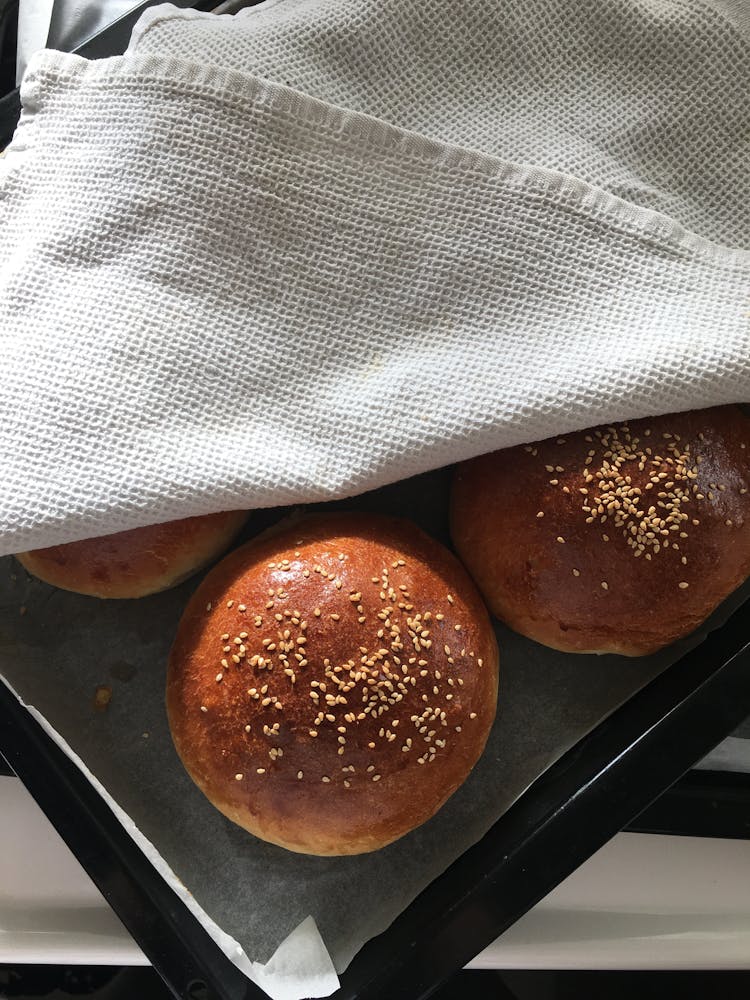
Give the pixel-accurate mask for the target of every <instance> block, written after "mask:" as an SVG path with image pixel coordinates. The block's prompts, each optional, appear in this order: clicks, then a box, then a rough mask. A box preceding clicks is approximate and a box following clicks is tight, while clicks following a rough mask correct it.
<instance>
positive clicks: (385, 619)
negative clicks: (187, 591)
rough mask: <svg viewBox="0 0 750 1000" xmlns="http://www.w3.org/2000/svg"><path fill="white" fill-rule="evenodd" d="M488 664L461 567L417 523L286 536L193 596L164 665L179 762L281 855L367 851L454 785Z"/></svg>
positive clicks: (485, 698)
mask: <svg viewBox="0 0 750 1000" xmlns="http://www.w3.org/2000/svg"><path fill="white" fill-rule="evenodd" d="M496 699H497V647H496V642H495V636H494V632H493V630H492V626H491V623H490V620H489V616H488V614H487V611H486V609H485V607H484V605H483V603H482V600H481V598H480V596H479V594H478V592H477V590H476V588H475V587H474V585H473V584H472V582H471V580H470V579H469V577H468V576H467V574H466V572H465V570H464V569H463V567H462V566H461V565H460V563H459V562H458V560H457V559H455V557H454V556H453V555H451V553H450V552H448V551H447V549H445V548H443V546H441V545H439V544H438V543H437V542H435V541H434V540H433V539H431V538H429V537H428V536H427V535H425V534H423V533H422V532H421V531H420V530H419V529H417V528H416V527H415V526H414V525H413V524H411V523H409V522H407V521H402V520H397V519H394V518H388V517H382V516H377V515H372V516H369V515H363V514H347V513H344V514H342V513H331V514H321V515H313V516H309V517H305V518H303V519H302V520H299V521H296V522H295V523H289V522H287V523H286V524H282V526H280V527H279V528H278V529H277V530H275V531H274V532H272V533H267V534H266V535H264V536H261V537H259V538H258V539H255V540H253V541H251V542H249V543H248V544H246V545H244V546H243V547H242V548H240V549H237V550H236V551H235V552H232V553H231V554H230V555H229V556H227V557H226V558H225V559H224V560H222V562H221V563H219V564H218V565H217V566H216V567H214V569H213V570H212V571H211V572H210V573H209V574H208V576H207V577H206V578H205V580H203V582H202V583H201V585H200V587H199V588H198V590H197V592H196V593H195V595H194V597H193V599H192V600H191V601H190V603H189V605H188V607H187V609H186V610H185V614H184V616H183V618H182V621H181V622H180V626H179V629H178V633H177V637H176V640H175V643H174V646H173V648H172V652H171V655H170V659H169V671H168V680H167V711H168V715H169V723H170V727H171V730H172V736H173V739H174V743H175V747H176V748H177V752H178V753H179V755H180V757H181V759H182V762H183V764H184V765H185V767H186V769H187V771H188V773H189V774H190V776H191V777H192V778H193V780H194V781H195V782H196V784H197V785H198V787H199V788H200V789H201V790H202V791H203V793H204V794H205V795H206V796H207V797H208V799H210V801H211V802H212V803H213V804H214V805H215V806H216V807H217V808H218V809H220V810H221V811H222V812H223V813H224V814H225V815H226V816H228V817H229V818H230V819H231V820H233V821H234V822H235V823H237V824H239V825H240V826H242V827H244V828H245V829H246V830H249V831H250V833H253V834H255V835H256V836H257V837H261V838H262V839H264V840H267V841H270V842H271V843H273V844H278V845H280V846H282V847H286V848H288V849H289V850H292V851H298V852H301V853H305V854H319V855H342V854H360V853H363V852H366V851H374V850H376V849H377V848H380V847H383V846H385V845H386V844H389V843H390V842H391V841H393V840H396V839H397V838H398V837H401V836H403V835H404V834H405V833H407V832H408V831H409V830H411V829H413V828H414V827H416V826H418V825H419V824H421V823H424V822H425V820H427V819H429V818H430V816H432V815H433V814H434V813H435V812H436V811H437V810H438V809H439V808H440V806H441V805H442V804H443V803H444V802H445V800H446V799H447V798H448V797H449V796H450V795H451V794H452V793H453V792H454V791H455V790H456V789H457V788H458V786H459V785H460V784H461V783H462V782H463V781H464V779H465V778H466V777H467V775H468V774H469V772H470V771H471V769H472V767H473V766H474V764H475V763H476V761H477V759H478V758H479V756H480V754H481V752H482V749H483V748H484V744H485V741H486V739H487V734H488V733H489V730H490V727H491V725H492V721H493V719H494V716H495V707H496Z"/></svg>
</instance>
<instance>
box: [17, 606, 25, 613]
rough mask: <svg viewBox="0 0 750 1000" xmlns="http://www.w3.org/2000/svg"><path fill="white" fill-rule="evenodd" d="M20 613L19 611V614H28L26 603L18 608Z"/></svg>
mask: <svg viewBox="0 0 750 1000" xmlns="http://www.w3.org/2000/svg"><path fill="white" fill-rule="evenodd" d="M18 613H19V615H25V614H26V605H25V604H22V605H21V607H20V608H19V609H18Z"/></svg>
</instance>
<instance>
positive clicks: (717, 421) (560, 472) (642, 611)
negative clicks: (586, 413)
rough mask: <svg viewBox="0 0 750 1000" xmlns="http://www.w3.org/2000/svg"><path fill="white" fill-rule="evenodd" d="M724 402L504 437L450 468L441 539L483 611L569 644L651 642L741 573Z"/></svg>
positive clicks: (740, 455) (735, 481) (745, 516)
mask: <svg viewBox="0 0 750 1000" xmlns="http://www.w3.org/2000/svg"><path fill="white" fill-rule="evenodd" d="M749 480H750V420H748V418H747V416H745V414H744V413H743V411H742V410H741V409H740V408H739V407H736V406H726V407H719V408H715V409H711V410H698V411H692V412H689V413H677V414H669V415H667V416H661V417H654V418H652V419H648V420H634V421H631V422H630V423H628V424H618V425H617V426H615V427H599V428H593V429H591V430H587V431H581V432H579V433H575V434H566V435H565V436H564V437H560V438H550V439H548V440H546V441H540V442H538V443H536V444H533V445H525V446H522V447H517V448H509V449H507V450H504V451H498V452H494V453H493V454H490V455H483V456H482V457H480V458H477V459H474V460H472V461H470V462H466V463H464V464H463V465H461V466H459V467H458V468H457V470H456V473H455V477H454V481H453V490H452V500H451V532H452V536H453V542H454V544H455V546H456V549H457V550H458V552H459V554H460V555H461V558H462V559H463V561H464V563H465V564H466V566H467V567H468V569H469V572H470V573H471V574H472V576H473V577H474V579H475V580H476V582H477V584H478V585H479V588H480V590H481V591H482V593H483V594H484V596H485V598H486V600H487V603H488V604H489V606H490V608H491V609H492V611H493V612H494V613H495V614H496V615H497V616H498V617H499V618H501V619H502V620H503V621H505V622H507V624H508V625H510V627H511V628H513V629H515V630H516V631H517V632H520V633H522V634H523V635H526V636H529V638H531V639H535V640H536V641H537V642H541V643H544V645H546V646H551V647H552V648H553V649H560V650H564V651H569V652H577V653H620V654H623V655H626V656H641V655H644V654H646V653H652V652H654V651H655V650H657V649H660V648H661V647H663V646H666V645H668V644H669V643H671V642H674V641H675V640H676V639H679V638H681V637H682V636H685V635H687V634H688V633H690V632H692V631H693V630H694V629H696V628H697V627H698V626H699V625H701V623H702V622H703V621H705V619H706V618H707V617H708V615H709V614H710V613H711V612H712V611H713V610H714V609H715V608H716V607H717V605H718V604H719V603H720V602H721V601H722V600H723V599H724V598H725V597H727V596H728V595H729V594H730V593H731V592H732V591H733V590H734V589H735V588H736V587H738V586H739V585H740V584H741V583H742V582H743V581H744V580H745V579H746V578H747V576H748V574H750V530H749V525H748V521H749V520H750V493H748V485H749Z"/></svg>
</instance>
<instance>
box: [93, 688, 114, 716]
mask: <svg viewBox="0 0 750 1000" xmlns="http://www.w3.org/2000/svg"><path fill="white" fill-rule="evenodd" d="M111 700H112V688H111V687H109V685H108V684H99V685H98V686H97V689H96V694H95V695H94V708H95V709H96V711H97V712H106V711H107V709H108V708H109V703H110V701H111Z"/></svg>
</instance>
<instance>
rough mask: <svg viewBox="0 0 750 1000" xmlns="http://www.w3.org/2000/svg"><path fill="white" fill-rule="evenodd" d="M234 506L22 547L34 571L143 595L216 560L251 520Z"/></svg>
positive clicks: (79, 587)
mask: <svg viewBox="0 0 750 1000" xmlns="http://www.w3.org/2000/svg"><path fill="white" fill-rule="evenodd" d="M247 517H248V514H247V511H242V510H233V511H224V512H222V513H219V514H206V515H204V516H203V517H187V518H183V519H182V520H180V521H168V522H166V523H164V524H154V525H151V526H149V527H147V528H134V529H133V530H131V531H120V532H117V534H114V535H104V536H102V537H100V538H86V539H84V540H83V541H80V542H70V543H68V544H67V545H54V546H52V547H51V548H47V549H34V550H33V551H32V552H21V553H19V554H18V555H17V556H16V559H18V561H19V562H20V563H21V565H22V566H23V567H24V569H26V570H28V572H29V573H31V574H32V575H33V576H36V577H38V578H39V579H40V580H44V582H45V583H51V584H52V586H53V587H60V589H61V590H72V591H73V592H74V593H77V594H86V595H88V596H90V597H102V598H104V597H113V598H123V597H145V596H146V595H147V594H155V593H156V592H157V591H160V590H168V589H169V588H170V587H174V586H176V585H177V584H178V583H182V581H183V580H186V579H187V578H188V577H189V576H192V575H193V573H196V572H197V571H198V570H199V569H202V568H203V567H204V566H206V565H207V564H208V563H210V562H212V561H213V560H214V559H216V558H217V557H218V556H219V555H221V553H222V552H224V550H225V549H226V548H227V547H228V546H229V544H230V542H231V541H232V539H233V538H234V537H235V535H236V534H237V533H238V531H239V530H240V528H241V527H242V525H243V524H244V523H245V521H246V520H247Z"/></svg>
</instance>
